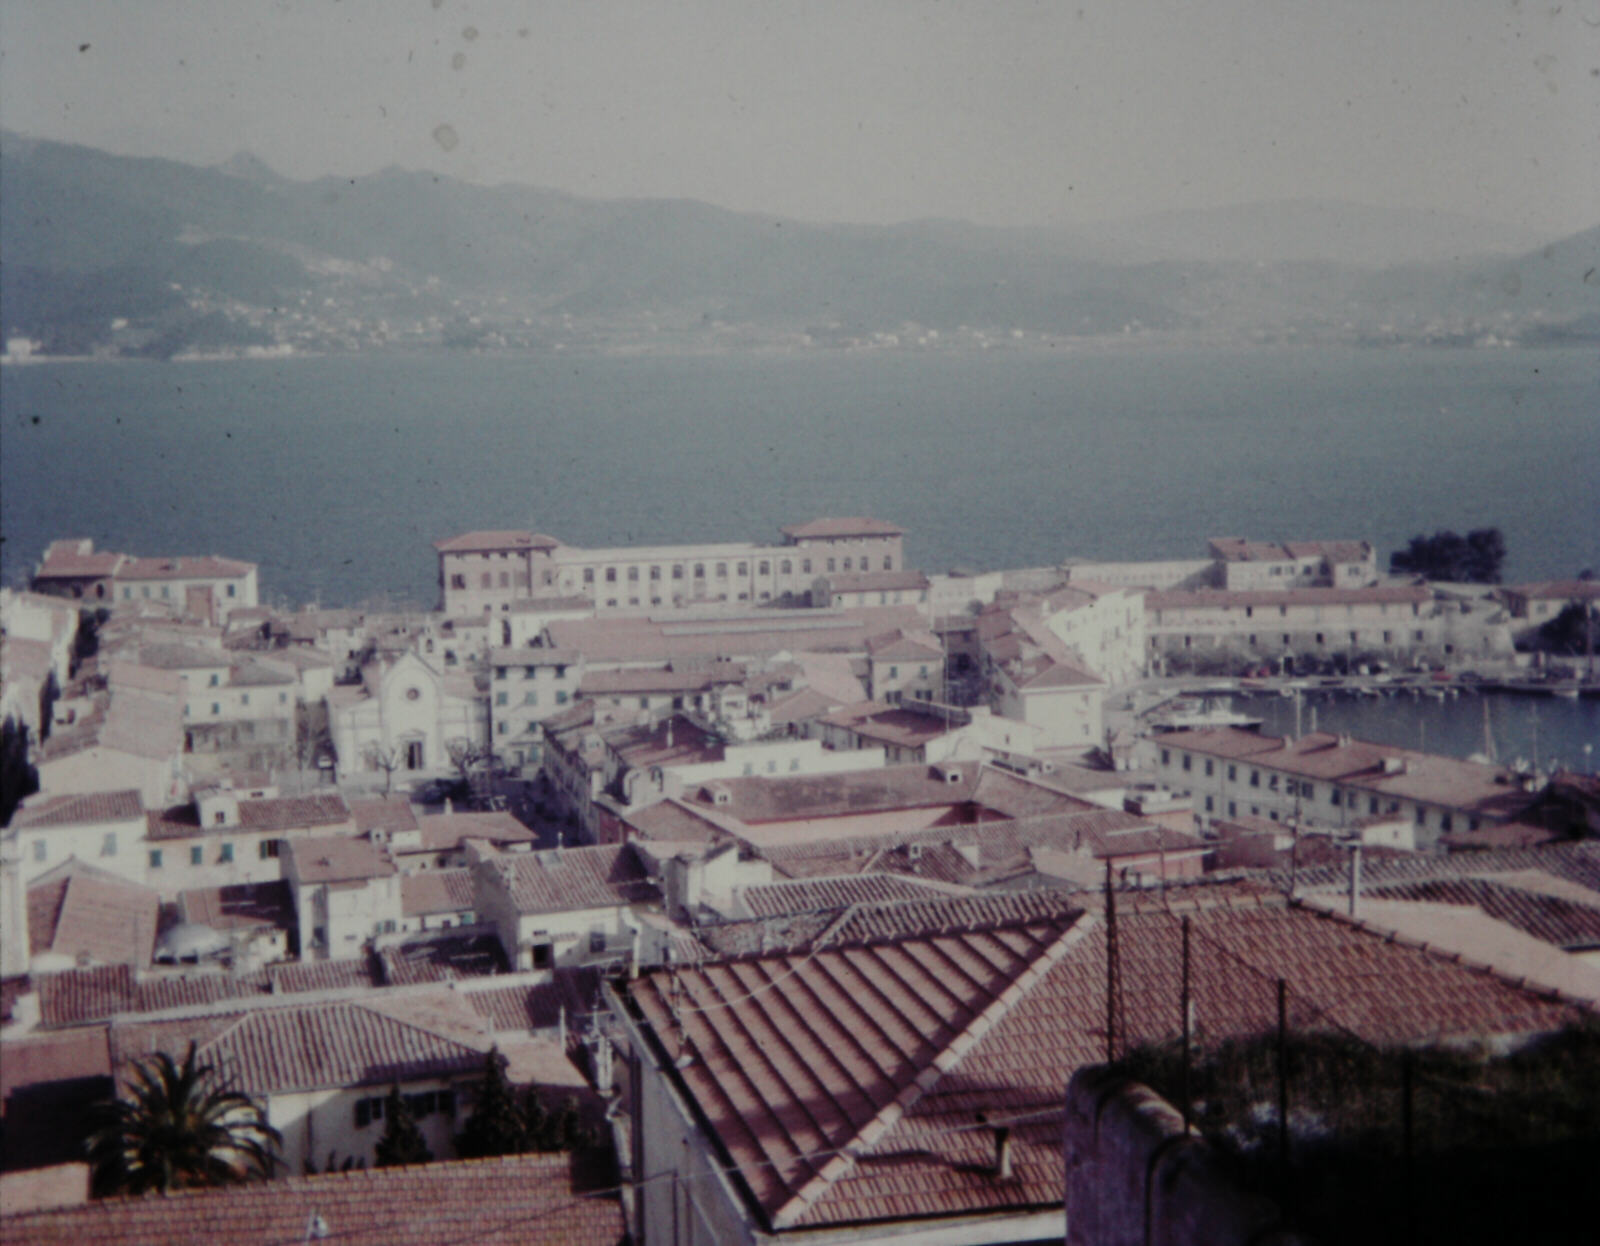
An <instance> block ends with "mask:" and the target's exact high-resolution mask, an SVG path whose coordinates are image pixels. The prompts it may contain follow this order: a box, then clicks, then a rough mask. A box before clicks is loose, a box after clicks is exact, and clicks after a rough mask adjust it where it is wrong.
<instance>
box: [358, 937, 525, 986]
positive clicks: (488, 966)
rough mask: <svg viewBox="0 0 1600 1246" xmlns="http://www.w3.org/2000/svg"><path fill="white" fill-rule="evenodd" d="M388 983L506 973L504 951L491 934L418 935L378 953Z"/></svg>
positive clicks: (443, 980)
mask: <svg viewBox="0 0 1600 1246" xmlns="http://www.w3.org/2000/svg"><path fill="white" fill-rule="evenodd" d="M378 960H379V962H380V963H381V965H382V968H383V979H384V981H385V982H386V983H388V985H390V986H406V985H409V984H412V983H418V982H456V981H460V980H462V979H470V978H483V977H490V976H493V975H494V974H501V973H505V972H506V970H507V968H508V966H507V965H506V957H505V950H504V949H503V948H501V946H500V940H499V938H498V937H497V936H495V935H490V934H468V935H462V934H452V935H448V936H439V935H436V934H430V935H421V936H418V937H417V938H415V939H412V940H410V941H409V942H406V943H397V944H395V945H394V946H392V947H386V948H384V949H383V950H382V951H381V952H380V953H379V954H378Z"/></svg>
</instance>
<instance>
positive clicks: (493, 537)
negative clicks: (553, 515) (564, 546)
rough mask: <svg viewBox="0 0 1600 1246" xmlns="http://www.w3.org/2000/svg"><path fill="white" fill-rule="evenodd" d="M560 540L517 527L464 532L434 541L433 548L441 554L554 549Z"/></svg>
mask: <svg viewBox="0 0 1600 1246" xmlns="http://www.w3.org/2000/svg"><path fill="white" fill-rule="evenodd" d="M560 544H561V542H560V541H558V540H556V539H555V537H553V536H544V535H543V534H541V533H538V532H526V531H523V530H521V529H517V528H510V529H505V528H502V529H499V530H489V531H480V532H464V533H462V534H461V535H460V536H453V537H447V538H446V539H444V540H442V541H435V542H434V543H433V548H434V549H436V550H438V551H439V552H440V553H441V554H465V553H480V552H491V551H492V552H499V551H500V550H524V549H555V548H556V547H557V546H558V545H560Z"/></svg>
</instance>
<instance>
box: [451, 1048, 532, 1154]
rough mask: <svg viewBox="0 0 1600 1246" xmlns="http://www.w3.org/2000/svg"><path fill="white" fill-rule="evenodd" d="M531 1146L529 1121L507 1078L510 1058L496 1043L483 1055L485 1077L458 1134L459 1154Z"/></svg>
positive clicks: (515, 1150)
mask: <svg viewBox="0 0 1600 1246" xmlns="http://www.w3.org/2000/svg"><path fill="white" fill-rule="evenodd" d="M527 1149H528V1128H527V1121H526V1120H525V1118H524V1117H523V1114H522V1111H521V1109H519V1108H518V1107H517V1101H516V1099H515V1098H514V1097H513V1096H512V1093H511V1083H510V1082H509V1081H507V1080H506V1058H505V1057H504V1056H503V1055H501V1054H500V1048H499V1047H492V1048H490V1049H489V1052H488V1054H487V1055H485V1056H484V1058H483V1079H482V1080H481V1081H480V1082H479V1083H478V1087H477V1091H476V1093H475V1094H474V1097H473V1104H472V1115H470V1116H469V1117H467V1123H466V1125H465V1127H464V1128H463V1129H462V1131H461V1133H459V1134H458V1135H457V1136H456V1154H458V1155H459V1156H461V1158H462V1159H480V1158H482V1157H484V1156H488V1155H515V1154H517V1153H519V1152H521V1151H526V1150H527Z"/></svg>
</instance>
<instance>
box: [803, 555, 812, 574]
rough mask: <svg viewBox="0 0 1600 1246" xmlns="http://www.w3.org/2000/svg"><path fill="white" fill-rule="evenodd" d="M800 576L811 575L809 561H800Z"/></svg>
mask: <svg viewBox="0 0 1600 1246" xmlns="http://www.w3.org/2000/svg"><path fill="white" fill-rule="evenodd" d="M800 574H801V575H810V574H811V559H809V558H802V559H801V560H800Z"/></svg>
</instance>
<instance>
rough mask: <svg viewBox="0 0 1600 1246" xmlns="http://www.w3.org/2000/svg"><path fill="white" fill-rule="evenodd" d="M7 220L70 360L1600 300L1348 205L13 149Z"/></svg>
mask: <svg viewBox="0 0 1600 1246" xmlns="http://www.w3.org/2000/svg"><path fill="white" fill-rule="evenodd" d="M0 203H3V204H4V211H3V213H0V256H3V259H4V266H5V267H4V272H5V283H6V289H5V298H4V299H3V300H0V313H3V315H0V319H3V324H0V332H3V336H4V337H5V339H7V340H10V339H13V338H26V339H30V340H31V341H32V342H34V343H36V344H37V345H36V350H38V351H40V352H42V353H47V354H48V353H57V354H63V353H87V352H103V353H105V352H109V353H121V354H146V355H157V356H165V355H171V354H176V353H182V352H183V351H185V350H246V349H252V348H255V349H296V350H317V351H327V350H362V349H382V348H389V347H430V346H432V347H437V346H446V347H455V348H473V349H532V350H543V349H553V348H555V347H557V346H560V347H563V348H577V349H606V348H609V347H628V348H634V347H637V346H648V347H649V348H652V349H688V350H697V349H727V348H741V347H750V346H757V347H760V346H768V347H770V346H783V347H786V348H800V347H805V346H830V347H838V346H855V347H863V346H875V347H883V348H887V347H893V346H901V347H904V346H908V345H917V346H919V347H924V348H925V347H928V346H929V345H930V343H935V342H937V344H938V345H939V346H940V347H948V346H952V345H958V346H960V345H965V346H973V347H982V348H991V347H1013V346H1015V345H1017V344H1018V343H1019V342H1023V341H1027V340H1035V341H1036V340H1039V339H1046V340H1054V339H1058V338H1071V337H1083V336H1097V335H1108V334H1116V335H1123V336H1125V335H1128V334H1156V333H1159V334H1206V335H1208V336H1212V337H1216V336H1219V335H1220V336H1226V337H1238V336H1245V337H1257V338H1259V337H1262V336H1266V337H1278V336H1283V335H1285V334H1287V335H1289V336H1295V337H1298V338H1299V339H1300V340H1318V339H1321V338H1327V337H1333V338H1339V339H1343V340H1361V339H1362V338H1363V337H1364V336H1365V337H1367V338H1370V339H1371V340H1378V339H1381V338H1382V336H1383V335H1384V334H1392V333H1393V332H1395V331H1396V329H1395V324H1394V320H1395V317H1396V316H1397V315H1401V316H1403V317H1404V318H1405V319H1406V326H1405V327H1404V328H1403V332H1404V333H1405V334H1407V335H1412V336H1419V337H1420V338H1421V339H1422V340H1427V338H1428V335H1429V334H1430V333H1434V332H1435V331H1436V330H1437V328H1438V326H1439V325H1441V324H1444V325H1447V326H1449V327H1448V333H1447V335H1446V336H1449V335H1451V334H1453V335H1456V336H1460V335H1461V334H1463V333H1465V334H1467V337H1468V340H1470V339H1471V335H1472V334H1473V333H1476V332H1478V331H1479V329H1480V328H1482V327H1483V326H1486V325H1490V324H1493V325H1494V326H1497V329H1498V331H1502V332H1503V331H1505V330H1506V329H1507V326H1508V324H1511V323H1512V322H1516V323H1521V322H1526V324H1528V325H1531V326H1537V327H1538V329H1539V331H1540V332H1546V333H1548V332H1550V331H1552V330H1557V331H1561V332H1565V331H1567V330H1568V329H1569V328H1571V327H1572V326H1576V327H1577V331H1579V332H1582V331H1584V329H1583V326H1584V325H1585V324H1586V323H1587V320H1586V317H1590V316H1592V315H1593V314H1594V313H1595V312H1596V310H1597V305H1600V301H1597V298H1596V295H1597V294H1600V288H1597V287H1595V286H1593V285H1586V284H1585V283H1584V282H1583V281H1581V280H1580V281H1578V282H1577V283H1576V285H1574V283H1573V282H1572V281H1571V280H1570V278H1571V273H1572V270H1573V266H1574V265H1575V264H1580V263H1581V262H1582V261H1583V257H1584V256H1586V255H1591V254H1592V252H1593V251H1594V249H1595V241H1594V237H1593V234H1592V233H1591V234H1586V235H1580V236H1579V237H1578V238H1575V239H1567V240H1564V241H1561V242H1558V243H1554V244H1552V245H1551V246H1549V247H1545V248H1542V249H1535V248H1534V247H1532V246H1530V245H1528V240H1527V239H1526V238H1521V237H1520V236H1518V235H1516V234H1515V231H1507V230H1505V229H1503V228H1502V227H1498V226H1489V225H1484V224H1483V223H1481V222H1473V221H1468V220H1465V219H1464V218H1439V217H1433V216H1428V215H1426V214H1410V213H1394V212H1387V211H1380V210H1376V209H1368V208H1360V207H1357V206H1353V205H1344V204H1264V205H1252V206H1247V207H1242V208H1238V209H1226V210H1217V211H1215V212H1208V213H1173V214H1166V215H1164V216H1159V217H1150V218H1145V219H1142V220H1138V221H1130V222H1128V223H1126V224H1124V225H1119V226H1116V227H1110V226H1105V227H1093V228H1086V229H1082V230H1071V231H1069V230H1048V229H1009V230H1008V229H987V228H980V227H977V226H972V225H966V224H962V223H959V222H945V221H923V222H909V223H906V224H902V225H894V226H840V225H812V224H807V223H804V222H800V221H794V220H788V219H776V218H772V217H766V216H759V215H753V214H746V213H735V212H729V211H725V210H723V209H720V208H715V207H711V206H709V205H706V204H701V203H693V202H688V201H677V200H670V201H669V200H615V201H607V200H592V199H582V198H579V197H576V196H572V195H567V194H562V193H559V192H554V191H547V190H540V189H537V188H534V187H526V186H498V187H482V186H473V185H469V184H466V183H463V182H458V181H454V180H452V179H450V178H447V177H440V176H436V175H433V174H427V173H413V172H407V171H405V170H401V169H395V168H390V169H385V170H381V171H379V172H377V173H374V174H371V175H369V176H366V177H359V178H322V179H318V180H316V181H311V182H295V181H291V180H289V179H286V178H284V177H281V176H280V175H278V174H277V173H275V172H274V171H273V170H271V169H270V168H268V167H267V166H266V165H264V164H263V163H262V162H261V161H259V160H257V159H256V158H255V157H253V156H251V155H249V154H248V153H241V154H239V155H237V156H235V157H233V158H232V159H230V160H228V161H226V162H224V163H223V164H221V165H219V166H216V167H214V168H198V167H195V166H192V165H185V164H181V163H177V162H174V161H168V160H154V159H134V158H129V157H122V156H114V155H110V154H107V153H105V152H100V151H95V150H93V149H90V148H84V147H75V146H69V145H66V144H59V143H49V142H42V141H34V140H30V139H25V138H22V137H19V136H15V135H10V134H6V135H3V136H0ZM1513 242H1516V243H1518V245H1520V246H1521V248H1522V250H1521V252H1520V254H1521V258H1520V259H1516V258H1509V257H1512V256H1515V255H1517V254H1519V252H1518V251H1517V249H1516V248H1515V247H1511V248H1510V249H1507V248H1508V245H1509V244H1511V243H1513ZM1469 244H1470V246H1472V247H1475V248H1477V249H1476V250H1474V251H1471V252H1470V254H1469V253H1468V252H1467V251H1466V250H1464V248H1467V247H1468V246H1469ZM1458 256H1462V257H1465V258H1457V257H1458ZM1397 257H1406V258H1408V259H1409V261H1410V263H1409V264H1408V265H1407V266H1406V267H1403V268H1384V267H1382V266H1383V265H1385V264H1390V263H1392V262H1393V261H1394V260H1395V259H1396V258H1397ZM1446 258H1448V260H1449V262H1448V263H1444V262H1439V261H1442V260H1444V259H1446ZM1508 315H1509V316H1510V317H1511V321H1510V322H1508V321H1507V316H1508Z"/></svg>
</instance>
